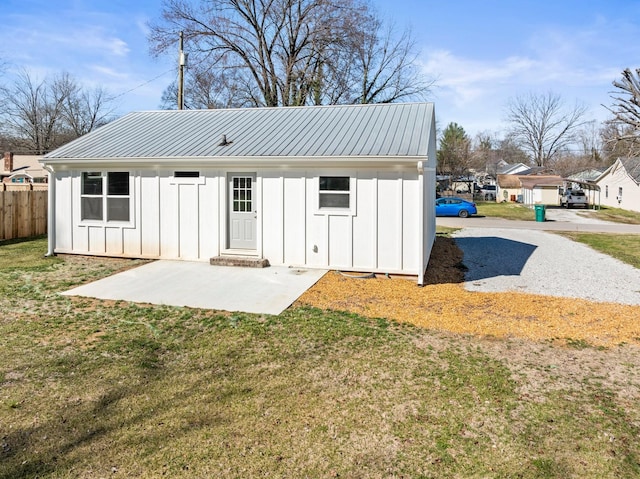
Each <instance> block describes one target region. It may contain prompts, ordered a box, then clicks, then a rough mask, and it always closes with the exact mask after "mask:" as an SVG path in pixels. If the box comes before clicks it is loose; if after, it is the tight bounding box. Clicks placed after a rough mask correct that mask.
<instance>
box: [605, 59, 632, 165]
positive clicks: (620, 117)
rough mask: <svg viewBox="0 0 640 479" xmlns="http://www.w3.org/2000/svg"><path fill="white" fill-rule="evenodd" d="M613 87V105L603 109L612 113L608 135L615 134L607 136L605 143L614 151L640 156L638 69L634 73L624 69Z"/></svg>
mask: <svg viewBox="0 0 640 479" xmlns="http://www.w3.org/2000/svg"><path fill="white" fill-rule="evenodd" d="M613 86H614V87H616V88H617V90H616V91H615V92H614V93H613V94H612V97H611V98H612V99H613V100H614V104H613V106H612V107H605V108H607V110H609V111H610V112H611V113H613V119H612V120H611V123H612V124H613V125H612V127H611V128H610V129H609V131H608V133H613V132H615V134H614V135H609V137H608V138H607V143H608V144H609V145H610V148H612V149H614V150H615V149H617V150H629V153H631V154H640V68H636V69H635V71H633V70H631V69H630V68H626V69H625V70H624V71H623V72H622V79H620V80H615V81H614V82H613ZM612 143H620V145H618V146H616V145H615V144H613V145H612Z"/></svg>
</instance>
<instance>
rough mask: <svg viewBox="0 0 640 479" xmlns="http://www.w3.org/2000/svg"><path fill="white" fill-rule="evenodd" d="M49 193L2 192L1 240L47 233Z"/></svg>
mask: <svg viewBox="0 0 640 479" xmlns="http://www.w3.org/2000/svg"><path fill="white" fill-rule="evenodd" d="M47 200H48V196H47V191H46V190H22V191H0V240H6V239H13V238H27V237H29V236H36V235H43V234H45V233H46V232H47Z"/></svg>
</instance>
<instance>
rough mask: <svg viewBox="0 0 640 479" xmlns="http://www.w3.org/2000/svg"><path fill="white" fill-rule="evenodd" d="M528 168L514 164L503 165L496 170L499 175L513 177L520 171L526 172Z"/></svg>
mask: <svg viewBox="0 0 640 479" xmlns="http://www.w3.org/2000/svg"><path fill="white" fill-rule="evenodd" d="M528 169H529V167H528V166H527V165H525V164H524V163H515V164H508V163H507V164H504V165H500V166H499V168H498V174H499V175H515V174H517V173H520V172H521V171H525V170H528Z"/></svg>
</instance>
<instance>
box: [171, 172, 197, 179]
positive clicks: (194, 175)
mask: <svg viewBox="0 0 640 479" xmlns="http://www.w3.org/2000/svg"><path fill="white" fill-rule="evenodd" d="M173 177H174V178H199V177H200V172H199V171H174V173H173Z"/></svg>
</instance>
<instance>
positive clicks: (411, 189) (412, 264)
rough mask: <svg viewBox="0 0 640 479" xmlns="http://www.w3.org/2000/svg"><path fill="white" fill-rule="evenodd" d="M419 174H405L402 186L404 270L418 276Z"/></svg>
mask: <svg viewBox="0 0 640 479" xmlns="http://www.w3.org/2000/svg"><path fill="white" fill-rule="evenodd" d="M420 201H421V200H420V197H419V195H418V173H417V172H416V173H415V174H413V173H405V174H404V181H403V186H402V205H403V206H402V270H403V271H405V272H407V273H411V274H418V269H419V266H418V263H419V259H418V258H419V254H420V239H419V227H420V218H419V217H418V215H419V211H420Z"/></svg>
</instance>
